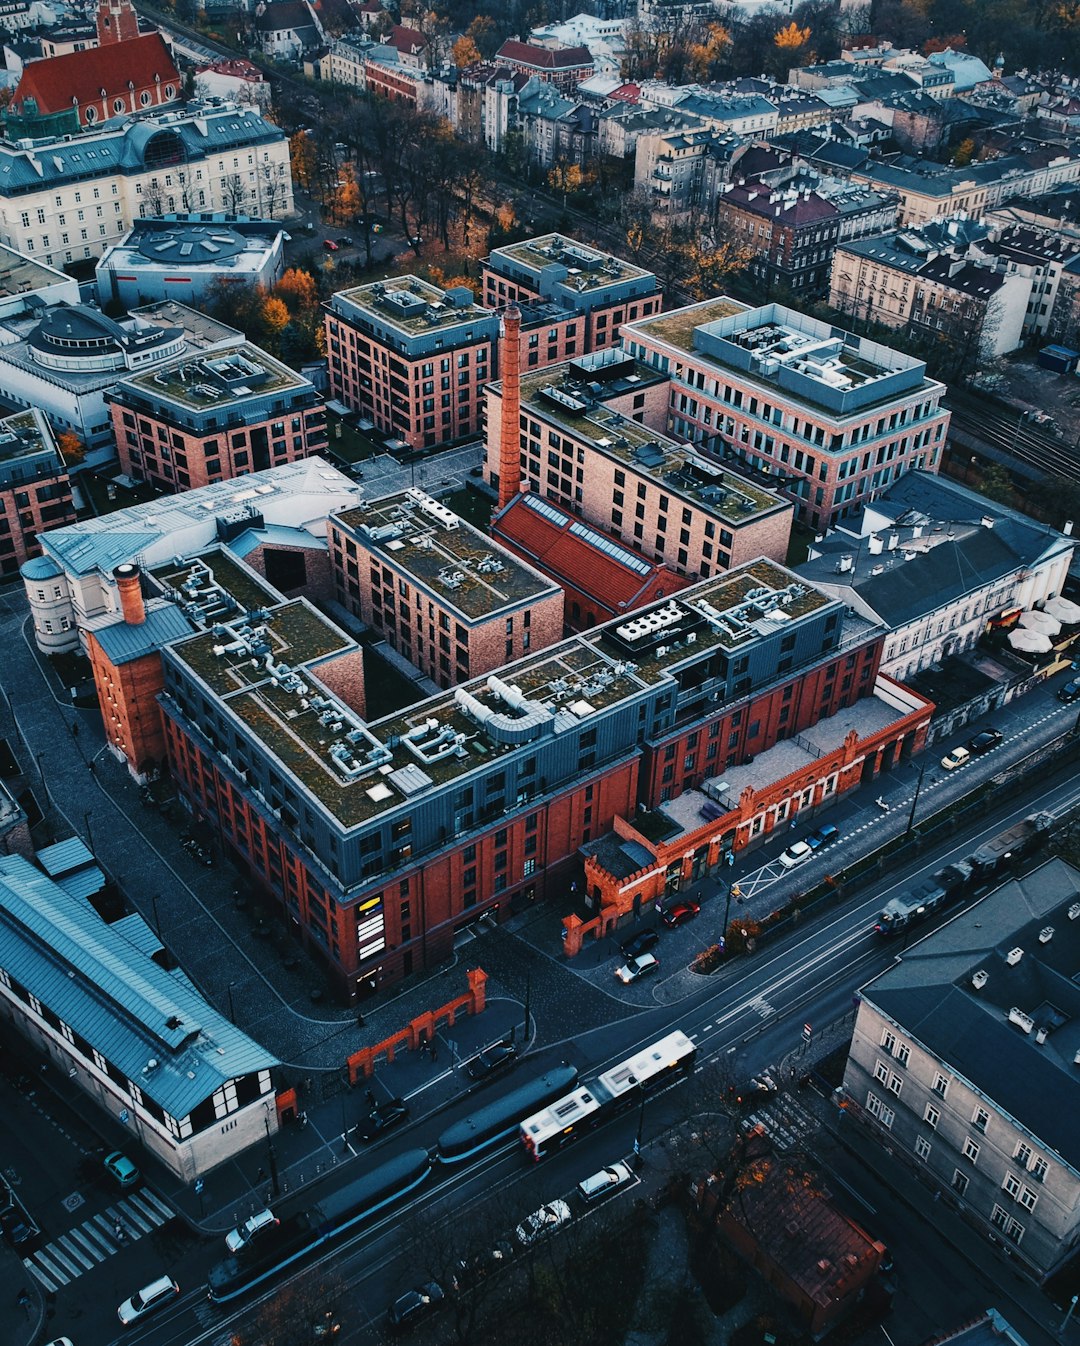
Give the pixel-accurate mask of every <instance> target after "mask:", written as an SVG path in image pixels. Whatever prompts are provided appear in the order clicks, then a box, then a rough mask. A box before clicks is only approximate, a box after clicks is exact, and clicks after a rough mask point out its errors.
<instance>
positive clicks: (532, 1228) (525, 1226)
mask: <svg viewBox="0 0 1080 1346" xmlns="http://www.w3.org/2000/svg"><path fill="white" fill-rule="evenodd" d="M569 1220H570V1207H569V1206H568V1205H567V1204H566V1202H565V1201H549V1202H548V1203H547V1205H546V1206H541V1207H540V1209H539V1210H535V1211H533V1213H532V1214H531V1215H530V1216H528V1217H527V1218H526V1219H524V1220H522V1222H521V1223H520V1224H519V1225H518V1227H517V1229H516V1231H515V1232H516V1234H517V1240H518V1242H519V1243H521V1244H524V1245H525V1247H526V1248H527V1247H529V1245H530V1244H533V1243H537V1242H539V1240H540V1239H544V1238H547V1236H548V1235H549V1234H554V1232H555V1230H556V1229H561V1228H562V1227H563V1225H564V1224H567V1223H568V1221H569Z"/></svg>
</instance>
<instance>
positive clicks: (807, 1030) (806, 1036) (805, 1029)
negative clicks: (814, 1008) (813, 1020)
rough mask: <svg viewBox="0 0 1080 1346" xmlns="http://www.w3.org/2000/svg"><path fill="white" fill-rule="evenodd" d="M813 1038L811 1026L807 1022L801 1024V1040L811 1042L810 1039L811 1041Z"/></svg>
mask: <svg viewBox="0 0 1080 1346" xmlns="http://www.w3.org/2000/svg"><path fill="white" fill-rule="evenodd" d="M813 1038H814V1030H813V1028H811V1027H810V1025H809V1024H803V1026H802V1040H803V1042H812V1041H813Z"/></svg>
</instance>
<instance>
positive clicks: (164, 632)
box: [87, 599, 193, 668]
mask: <svg viewBox="0 0 1080 1346" xmlns="http://www.w3.org/2000/svg"><path fill="white" fill-rule="evenodd" d="M87 630H89V631H90V633H91V634H92V635H93V637H94V639H95V640H96V641H97V643H98V644H99V645H100V646H101V649H102V652H103V653H104V655H105V657H106V659H108V660H109V662H110V663H111V664H112V665H113V666H114V667H115V668H119V667H120V666H121V665H122V664H130V663H132V662H133V661H134V660H136V659H142V658H144V657H145V656H146V655H148V654H155V653H157V652H158V651H159V650H161V649H162V648H163V647H164V646H165V645H168V644H170V643H171V642H172V641H174V640H182V639H183V638H184V637H185V636H190V635H191V633H192V630H193V627H192V625H191V623H190V622H189V621H188V619H187V618H186V617H185V616H184V614H183V613H182V612H181V611H180V609H179V608H178V607H177V606H176V604H175V603H166V602H165V601H164V599H151V600H150V602H149V603H147V605H146V620H145V621H144V622H142V623H141V624H140V625H138V626H131V625H129V623H127V622H125V621H123V620H119V621H118V620H116V619H115V618H111V619H110V620H109V624H108V625H104V626H102V627H101V628H100V629H96V630H95V628H94V624H93V623H92V622H91V623H90V624H89V625H88V626H87Z"/></svg>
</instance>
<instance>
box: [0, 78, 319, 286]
mask: <svg viewBox="0 0 1080 1346" xmlns="http://www.w3.org/2000/svg"><path fill="white" fill-rule="evenodd" d="M269 182H273V183H274V184H275V185H274V189H273V190H274V194H275V202H276V205H275V211H274V213H275V214H277V215H279V216H288V215H291V214H292V213H293V199H292V171H291V168H290V165H289V143H288V139H287V137H286V136H285V133H284V132H283V131H281V130H280V129H279V128H278V127H276V126H273V125H271V124H270V123H269V122H266V121H264V120H263V119H262V117H260V116H259V114H258V112H256V111H255V110H254V109H253V108H249V107H245V108H237V107H236V106H234V105H233V104H223V105H221V106H214V105H213V104H199V103H189V104H188V105H187V106H186V107H185V108H183V109H180V110H178V111H175V112H159V113H155V114H148V115H146V116H140V117H131V118H128V119H126V120H120V119H119V118H117V119H116V120H115V121H112V122H110V123H109V124H108V125H106V126H102V127H101V128H100V129H98V130H93V131H88V132H86V133H85V134H83V135H80V136H76V137H74V138H70V139H69V138H62V137H54V138H51V139H43V140H34V141H31V142H29V143H27V142H24V141H21V140H20V141H16V142H11V141H0V243H6V244H7V245H8V246H9V247H13V248H15V249H16V250H17V251H19V252H22V253H26V254H27V255H28V256H30V257H35V258H38V259H39V260H41V261H43V262H46V263H48V264H49V265H51V266H58V267H59V266H63V265H65V263H68V262H73V261H81V260H83V259H84V258H87V257H97V256H100V254H101V253H102V252H103V251H104V250H105V248H106V247H108V245H109V244H110V243H115V242H117V241H118V240H119V239H121V238H122V237H123V236H124V235H125V234H126V233H127V231H128V229H129V228H130V227H131V225H132V222H133V221H134V220H137V219H143V218H145V217H147V216H151V215H163V214H171V213H174V212H176V211H190V210H200V211H202V210H207V211H226V212H228V213H229V214H234V215H235V214H248V215H254V216H257V217H260V218H261V217H263V216H265V215H266V214H267V202H266V197H267V184H268V183H269Z"/></svg>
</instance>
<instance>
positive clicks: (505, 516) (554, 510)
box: [491, 493, 687, 616]
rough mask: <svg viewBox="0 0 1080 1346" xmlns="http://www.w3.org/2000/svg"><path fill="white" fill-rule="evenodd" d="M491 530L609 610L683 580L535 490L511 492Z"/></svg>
mask: <svg viewBox="0 0 1080 1346" xmlns="http://www.w3.org/2000/svg"><path fill="white" fill-rule="evenodd" d="M491 531H492V535H493V536H494V537H496V538H498V539H499V540H500V541H502V542H505V543H506V544H507V545H508V546H509V547H511V548H512V550H513V551H515V552H516V553H517V554H518V555H519V556H521V557H523V558H524V559H525V560H527V561H528V562H529V563H530V564H531V565H534V566H536V567H537V569H539V570H541V571H542V572H543V573H544V574H546V575H550V576H551V578H552V579H554V580H556V581H557V582H558V583H559V584H564V585H569V586H570V587H571V588H574V589H576V590H577V591H578V592H579V593H582V594H586V595H588V597H589V598H591V599H592V600H593V601H594V602H595V603H597V605H598V606H600V607H603V608H606V609H607V610H608V611H609V612H610V613H612V615H613V616H618V615H619V614H620V613H623V612H629V611H630V609H631V608H634V607H637V606H638V605H639V604H641V603H646V602H651V601H652V600H653V599H656V598H660V597H662V596H664V595H665V594H671V593H675V592H677V591H678V590H679V589H682V588H685V586H686V583H687V581H686V580H685V579H684V578H683V577H682V576H681V575H678V574H676V573H675V571H673V570H670V569H668V567H667V566H665V565H662V564H658V563H657V562H655V561H649V560H646V558H645V557H644V556H641V555H639V554H638V553H637V552H635V551H631V550H630V549H629V548H628V547H624V546H623V545H622V544H621V543H620V542H618V541H617V540H616V539H615V538H612V537H609V536H608V535H607V534H605V533H601V532H599V531H598V530H597V529H595V528H590V527H589V525H588V524H585V523H582V522H581V521H580V520H579V519H576V518H575V517H574V515H572V514H567V513H566V511H565V510H562V509H560V508H559V507H558V506H557V505H555V504H553V503H552V502H551V501H550V500H542V499H541V498H540V497H539V496H538V495H532V494H524V493H523V494H520V495H516V496H514V498H513V500H511V501H510V503H509V504H508V505H507V506H506V507H505V508H504V509H503V510H502V511H501V512H500V513H499V514H497V515H496V516H495V518H494V519H493V520H492V529H491Z"/></svg>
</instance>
